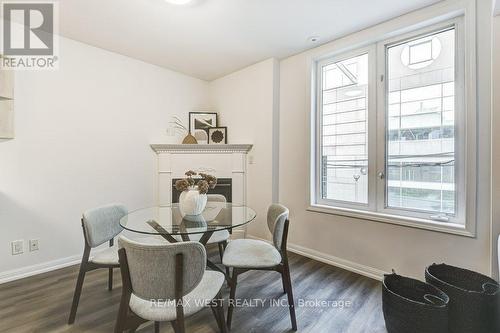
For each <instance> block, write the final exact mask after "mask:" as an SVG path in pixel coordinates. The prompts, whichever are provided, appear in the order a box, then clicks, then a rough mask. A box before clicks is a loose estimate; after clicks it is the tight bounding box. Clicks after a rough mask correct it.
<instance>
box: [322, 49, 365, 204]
mask: <svg viewBox="0 0 500 333" xmlns="http://www.w3.org/2000/svg"><path fill="white" fill-rule="evenodd" d="M321 74H322V75H321V77H322V82H321V84H322V96H321V101H322V102H321V108H322V110H323V112H322V115H321V133H322V135H321V150H322V152H321V158H322V161H321V166H322V171H321V173H322V182H321V197H322V198H323V199H330V200H339V201H348V202H355V203H365V204H367V203H368V178H367V170H368V164H367V163H368V146H367V143H368V142H367V141H368V138H367V133H368V131H367V130H368V124H367V121H368V118H367V99H368V54H361V55H358V56H354V57H350V58H347V59H344V60H340V61H337V62H333V63H331V64H326V65H325V66H323V67H322V73H321Z"/></svg>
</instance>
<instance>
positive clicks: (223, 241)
mask: <svg viewBox="0 0 500 333" xmlns="http://www.w3.org/2000/svg"><path fill="white" fill-rule="evenodd" d="M207 202H220V203H226V197H225V196H223V195H222V194H207ZM202 235H203V234H193V235H190V236H189V239H190V240H192V241H199V240H200V239H201V236H202ZM229 237H230V234H229V231H227V230H221V231H216V232H214V233H213V235H212V237H210V239H209V240H208V242H207V245H211V244H217V245H218V246H219V255H220V260H221V261H222V256H223V254H224V249H225V248H226V246H227V241H228V240H229ZM174 238H175V239H177V240H178V241H181V240H182V238H181V237H180V236H174Z"/></svg>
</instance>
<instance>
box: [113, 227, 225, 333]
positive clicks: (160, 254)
mask: <svg viewBox="0 0 500 333" xmlns="http://www.w3.org/2000/svg"><path fill="white" fill-rule="evenodd" d="M118 244H119V246H120V250H119V257H120V269H121V275H122V282H123V291H122V299H121V302H120V309H119V311H118V318H117V321H116V326H115V332H123V331H125V330H129V329H130V330H131V331H133V332H134V331H135V330H136V329H137V328H138V327H139V326H140V325H141V324H142V323H144V322H147V321H153V322H154V323H155V332H159V329H160V322H166V321H168V322H170V323H171V324H172V326H173V328H174V331H175V332H176V333H184V332H185V324H184V318H185V317H187V316H190V315H193V314H195V313H197V312H199V311H200V310H202V309H204V308H205V307H206V306H207V305H210V307H211V308H212V311H213V313H214V317H215V319H216V321H217V325H218V326H219V328H220V331H221V332H223V333H225V332H227V326H226V321H225V319H224V307H223V300H222V297H221V292H220V290H221V288H222V285H223V283H224V280H225V277H224V274H222V273H219V272H215V271H207V270H206V269H205V268H206V259H207V254H206V251H205V247H204V246H203V245H202V244H201V243H199V242H193V241H189V242H180V243H172V244H163V245H151V244H141V243H137V242H134V241H132V240H129V239H127V238H125V237H123V236H120V238H119V239H118Z"/></svg>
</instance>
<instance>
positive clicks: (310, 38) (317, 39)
mask: <svg viewBox="0 0 500 333" xmlns="http://www.w3.org/2000/svg"><path fill="white" fill-rule="evenodd" d="M308 39H309V41H310V42H311V43H316V42H318V41H319V36H311V37H309V38H308Z"/></svg>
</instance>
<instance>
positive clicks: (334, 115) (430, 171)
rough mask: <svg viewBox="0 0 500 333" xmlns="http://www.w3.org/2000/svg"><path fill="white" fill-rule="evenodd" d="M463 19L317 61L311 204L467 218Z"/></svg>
mask: <svg viewBox="0 0 500 333" xmlns="http://www.w3.org/2000/svg"><path fill="white" fill-rule="evenodd" d="M462 21H463V17H462V18H457V19H454V20H451V21H448V22H445V23H442V24H440V25H435V26H433V27H430V28H427V29H423V30H420V31H416V32H413V33H410V34H406V35H402V36H398V37H396V38H391V39H390V40H385V41H381V42H379V43H376V44H373V45H370V46H368V47H366V48H362V49H358V50H354V51H351V52H348V53H346V54H339V55H336V56H334V57H331V58H328V59H324V60H321V61H318V62H317V65H316V67H317V71H316V92H315V99H316V103H315V105H316V108H315V110H316V112H315V114H316V117H315V125H314V133H315V136H314V137H315V142H316V145H315V146H316V149H315V155H316V156H315V158H314V168H313V170H314V174H315V177H314V179H315V182H314V185H313V191H312V193H313V196H312V200H313V205H317V206H323V207H324V206H326V207H331V208H333V209H336V210H340V211H344V212H346V211H348V212H361V213H363V212H364V213H367V214H371V215H373V216H383V217H386V218H387V217H389V218H395V219H401V220H408V221H412V222H414V223H418V224H426V223H429V224H439V225H440V226H444V227H446V225H448V226H450V227H453V228H457V227H458V228H464V227H465V225H466V215H465V214H466V210H467V209H466V205H467V194H466V193H467V191H466V187H465V186H466V184H467V183H471V182H472V181H470V182H467V179H466V172H465V170H466V169H467V168H470V169H474V167H475V165H474V167H473V166H472V165H469V164H470V163H474V162H472V161H471V159H467V158H466V156H467V149H466V146H467V143H468V142H469V143H470V142H472V141H473V140H475V139H474V138H473V137H470V135H472V134H473V133H475V131H474V130H472V129H468V130H466V127H465V124H466V123H467V119H468V112H469V113H471V112H474V110H472V109H473V108H470V109H471V110H467V107H466V106H465V105H466V99H465V96H466V89H465V73H466V71H465V61H464V59H465V50H464V49H465V48H464V47H463V46H464V45H465V43H464V42H463V40H464V39H465V38H464V33H463V22H462ZM459 45H461V46H462V47H458V46H459ZM471 86H473V85H471ZM469 117H470V115H469ZM473 125H474V124H473V123H471V126H473ZM471 133H472V134H471ZM467 135H469V137H467ZM471 195H473V194H471ZM471 210H472V208H471Z"/></svg>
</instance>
